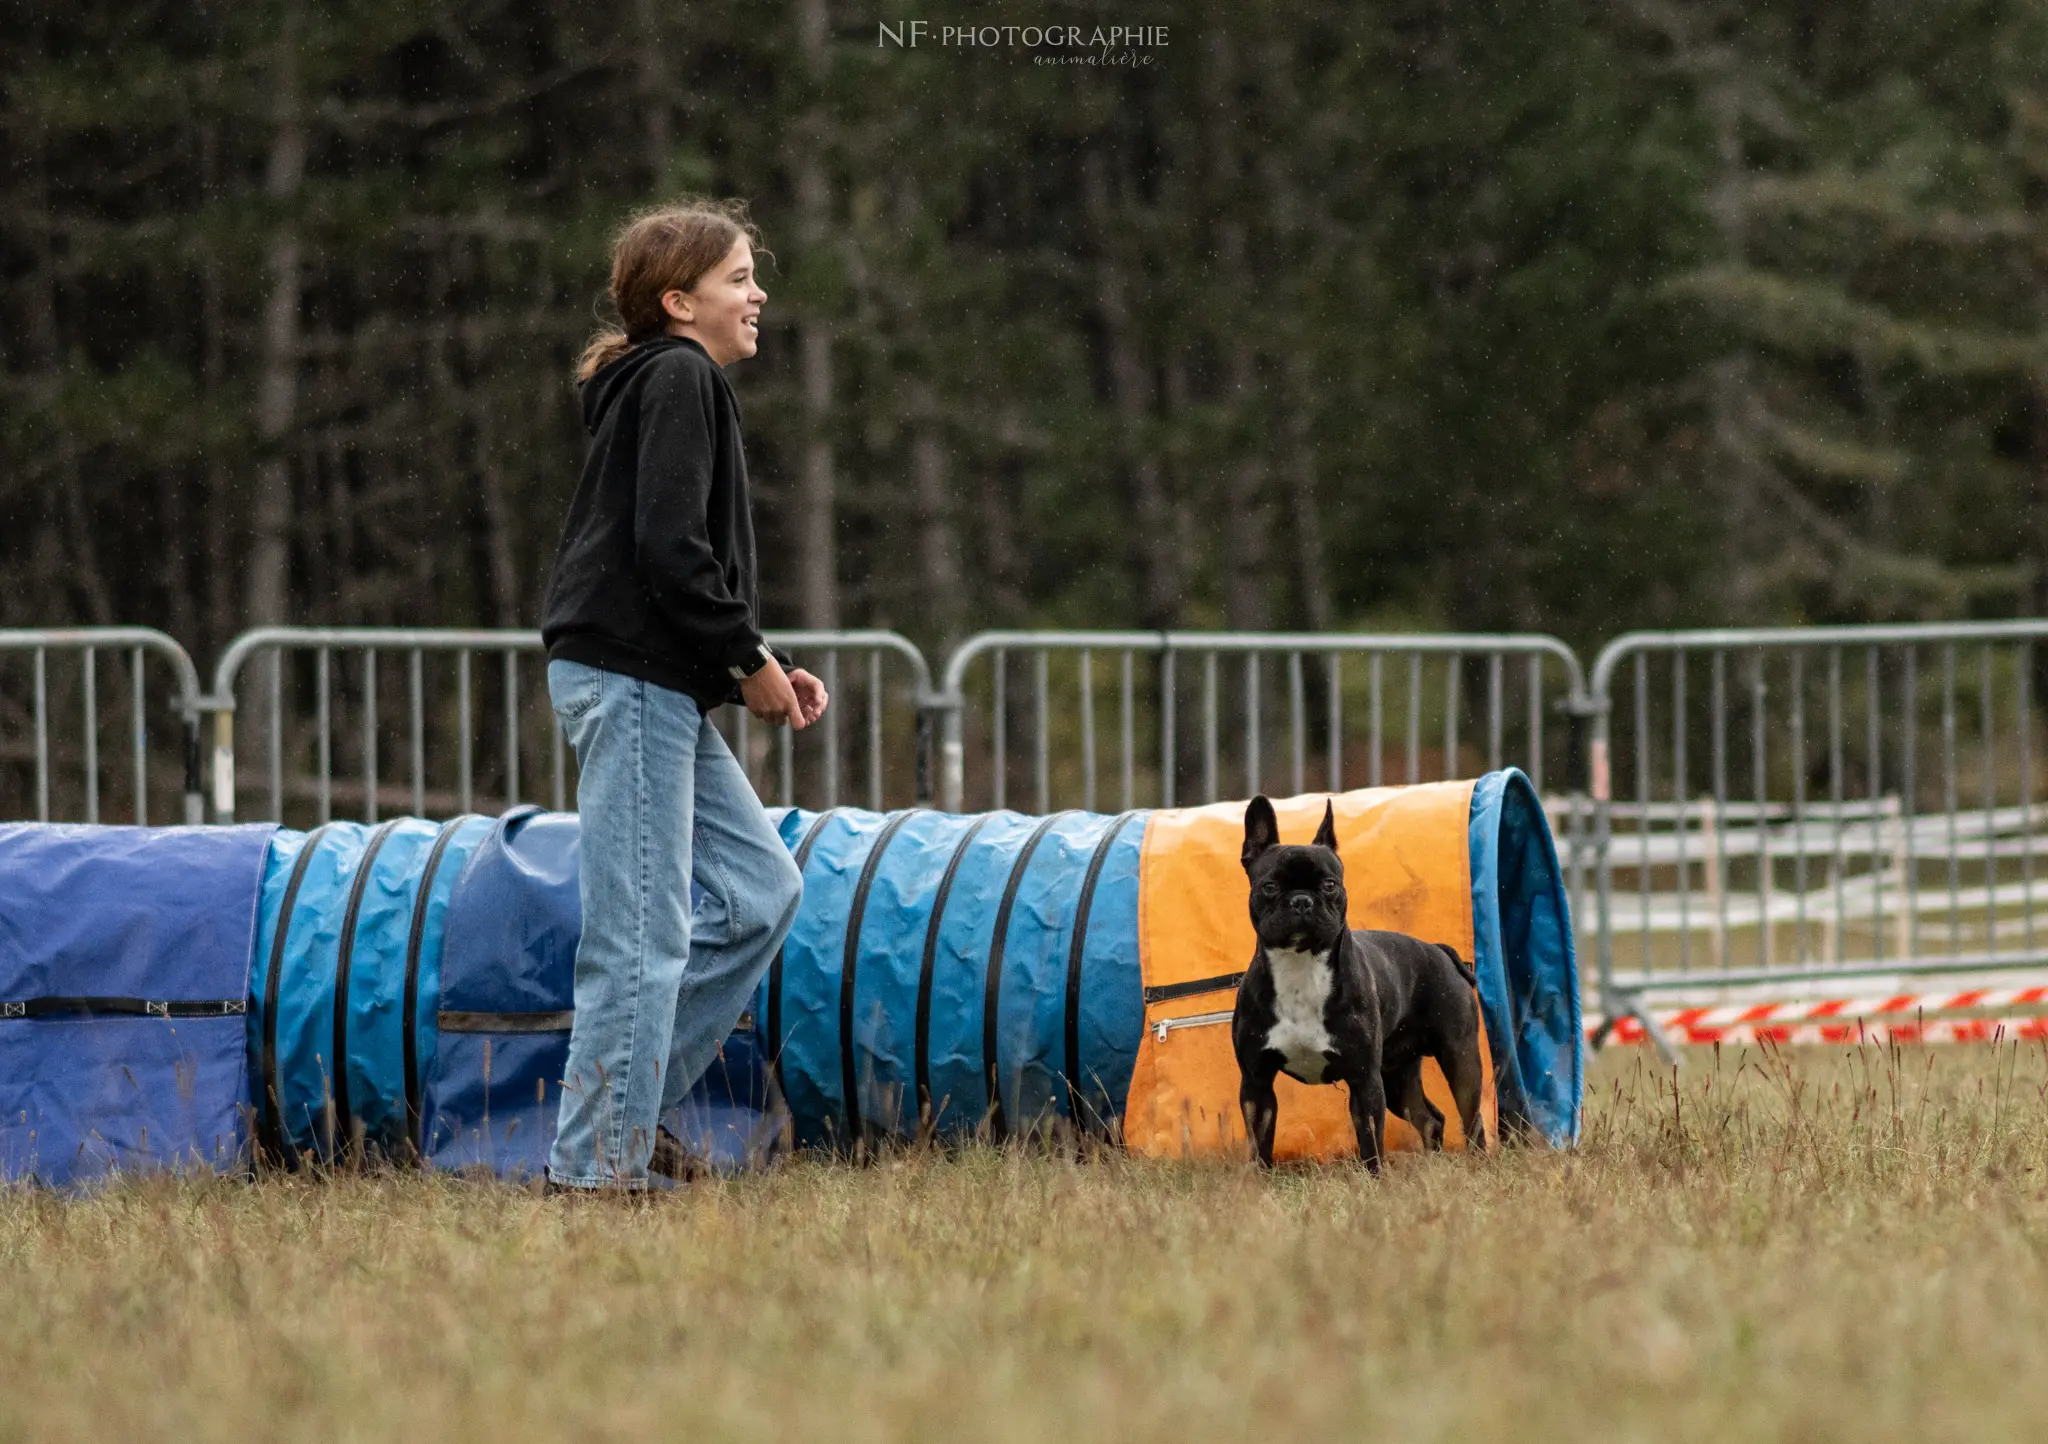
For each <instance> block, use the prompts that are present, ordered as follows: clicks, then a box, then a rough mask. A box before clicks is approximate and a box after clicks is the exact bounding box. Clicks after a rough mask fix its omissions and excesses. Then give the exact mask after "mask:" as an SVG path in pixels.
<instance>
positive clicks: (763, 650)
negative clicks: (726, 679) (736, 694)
mask: <svg viewBox="0 0 2048 1444" xmlns="http://www.w3.org/2000/svg"><path fill="white" fill-rule="evenodd" d="M774 660H775V654H774V653H773V652H771V651H769V650H768V644H767V643H766V642H763V643H761V645H760V646H758V647H756V648H755V649H754V652H753V655H752V656H750V657H749V658H748V659H747V662H746V665H744V666H737V665H736V666H731V667H727V668H726V669H725V670H726V672H727V673H729V674H730V675H731V677H732V679H733V681H735V682H744V681H746V680H747V678H749V677H751V676H753V675H754V674H755V673H756V672H758V671H760V670H761V669H762V668H763V667H765V666H767V665H768V664H769V663H770V662H772V661H774Z"/></svg>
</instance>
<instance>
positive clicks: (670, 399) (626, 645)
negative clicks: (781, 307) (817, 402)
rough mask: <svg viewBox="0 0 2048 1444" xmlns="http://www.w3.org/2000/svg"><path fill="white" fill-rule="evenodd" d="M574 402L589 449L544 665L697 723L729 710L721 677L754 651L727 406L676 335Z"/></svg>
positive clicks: (554, 587) (747, 664)
mask: <svg viewBox="0 0 2048 1444" xmlns="http://www.w3.org/2000/svg"><path fill="white" fill-rule="evenodd" d="M581 391H582V397H583V425H584V429H585V430H587V431H588V432H589V433H590V450H589V452H588V453H587V454H586V455H585V457H584V461H583V475H582V477H581V478H580V479H579V480H578V481H577V483H576V497H575V500H573V501H572V502H570V504H569V520H568V521H567V523H566V524H564V526H563V528H562V544H561V546H560V547H559V548H558V549H557V550H556V552H555V570H554V577H553V580H552V581H550V583H549V585H548V600H547V607H546V610H545V612H544V614H543V617H542V621H541V640H542V641H543V642H544V643H546V645H547V649H548V656H549V657H551V658H558V659H561V660H564V661H571V662H583V663H586V664H587V665H589V666H592V667H601V668H603V669H604V670H606V671H608V672H622V673H624V674H625V675H627V676H629V677H639V678H641V679H643V680H645V681H648V682H652V683H654V684H656V685H657V686H661V687H667V688H669V689H671V690H673V691H677V692H686V693H688V694H689V695H690V696H691V697H692V698H694V699H695V700H696V702H697V705H698V707H700V708H702V709H704V710H707V711H708V710H709V709H711V708H713V707H716V706H718V705H719V703H721V702H729V701H734V700H736V699H737V698H738V696H739V687H738V683H737V682H735V681H734V679H733V676H732V673H731V671H730V670H729V669H731V668H733V667H739V668H742V669H743V670H746V671H752V670H754V668H755V667H756V666H757V665H758V663H759V658H760V647H761V633H760V631H759V629H758V623H757V621H756V617H757V614H758V612H759V610H760V594H759V588H758V585H757V583H756V581H755V577H754V565H755V564H754V517H753V512H752V510H751V508H750V507H749V505H748V501H747V458H746V454H745V452H744V451H743V450H742V449H741V446H740V406H739V399H738V398H737V397H735V396H734V395H733V390H732V385H731V383H729V382H728V381H727V380H726V379H725V372H724V371H723V369H721V368H720V367H719V365H718V363H717V362H715V361H713V360H712V359H711V356H710V353H709V352H707V351H705V349H704V348H703V347H702V346H700V345H699V344H698V343H697V342H695V341H693V340H691V339H690V338H688V337H686V336H664V337H661V338H659V339H657V340H654V341H649V342H645V343H643V344H641V345H638V346H635V347H634V348H633V349H632V350H630V351H628V352H627V353H626V354H625V355H623V356H621V357H619V358H618V359H617V360H616V361H613V362H612V363H611V364H610V365H608V366H604V367H602V368H600V369H599V370H598V371H597V373H596V374H595V375H593V376H591V378H590V379H589V380H587V381H585V382H584V383H583V384H582V387H581ZM777 655H778V657H780V654H779V653H778V654H777ZM782 660H783V664H784V665H785V666H787V665H788V660H787V659H786V658H783V659H782Z"/></svg>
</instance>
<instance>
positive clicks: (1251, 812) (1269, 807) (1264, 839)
mask: <svg viewBox="0 0 2048 1444" xmlns="http://www.w3.org/2000/svg"><path fill="white" fill-rule="evenodd" d="M1279 841H1280V819H1279V818H1277V817H1275V816H1274V815H1273V804H1272V803H1271V802H1269V801H1268V800H1267V799H1266V795H1265V794H1264V793H1263V792H1262V793H1260V794H1259V795H1258V796H1257V797H1254V798H1253V799H1252V800H1251V801H1250V802H1247V803H1246V804H1245V807H1244V867H1245V871H1246V872H1250V871H1251V867H1252V863H1253V861H1254V860H1256V859H1257V857H1258V855H1259V854H1260V853H1262V852H1264V851H1265V850H1266V849H1267V848H1269V847H1272V846H1274V845H1276V844H1277V843H1278V842H1279Z"/></svg>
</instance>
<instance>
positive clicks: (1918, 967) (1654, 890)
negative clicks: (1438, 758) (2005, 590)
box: [1590, 620, 2048, 1033]
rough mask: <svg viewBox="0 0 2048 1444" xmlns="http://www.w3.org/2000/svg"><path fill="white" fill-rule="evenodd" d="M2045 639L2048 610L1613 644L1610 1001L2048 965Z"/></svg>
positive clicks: (1603, 939)
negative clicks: (2024, 615) (2041, 766)
mask: <svg viewBox="0 0 2048 1444" xmlns="http://www.w3.org/2000/svg"><path fill="white" fill-rule="evenodd" d="M2044 638H2048V620H2044V621H2020V622H1986V623H1955V624H1946V623H1944V624H1927V625H1910V626H1877V627H1800V628H1776V629H1758V630H1749V631H1697V632H1637V633H1631V634H1629V635H1627V636H1623V637H1620V638H1617V639H1616V640H1614V641H1613V642H1610V643H1609V644H1608V645H1607V646H1606V647H1605V648H1604V649H1603V650H1602V651H1601V653H1600V655H1599V658H1598V659H1597V660H1596V662H1595V663H1594V666H1593V674H1592V681H1591V691H1592V697H1593V703H1594V706H1595V709H1596V715H1595V720H1594V733H1593V740H1592V750H1591V757H1590V768H1591V773H1592V790H1593V797H1594V809H1595V823H1594V830H1595V837H1594V850H1595V854H1596V856H1597V858H1598V894H1599V901H1598V907H1599V916H1598V920H1597V925H1598V947H1599V988H1600V992H1601V1004H1602V1008H1603V1011H1604V1014H1605V1016H1606V1018H1607V1019H1608V1020H1610V1021H1611V1020H1613V1019H1615V1018H1617V1017H1619V1016H1623V1015H1629V1014H1632V1015H1634V1016H1636V1017H1638V1018H1641V1019H1643V1020H1644V1021H1645V1022H1646V1023H1647V1021H1648V1013H1647V1008H1646V1005H1645V999H1646V997H1648V996H1650V995H1655V994H1669V993H1672V992H1677V991H1700V990H1709V991H1711V990H1716V989H1722V988H1739V987H1741V986H1743V985H1753V984H1766V983H1767V984H1771V985H1774V986H1780V987H1783V986H1786V985H1798V986H1801V987H1807V986H1809V985H1813V984H1818V983H1825V982H1829V981H1832V980H1836V979H1848V978H1869V977H1878V976H1887V975H1901V976H1912V975H1934V974H1944V973H1946V974H1964V973H1979V972H1986V971H1995V970H2007V969H2014V968H2025V967H2035V968H2038V967H2041V966H2044V965H2048V919H2042V920H2038V921H2037V919H2036V916H2035V909H2036V896H2035V887H2034V870H2035V854H2036V852H2037V851H2038V850H2039V846H2038V844H2037V842H2036V839H2035V832H2036V829H2037V828H2039V827H2040V826H2041V825H2042V823H2043V822H2044V821H2048V809H2044V808H2043V806H2042V803H2041V801H2040V799H2039V797H2038V793H2039V788H2038V786H2037V779H2036V778H2035V775H2034V772H2035V769H2034V755H2035V748H2036V746H2037V745H2038V742H2039V740H2040V739H2039V738H2038V736H2037V732H2038V724H2037V722H2036V719H2035V715H2034V713H2035V704H2036V699H2035V696H2034V692H2035V688H2036V686H2037V683H2038V681H2039V674H2038V673H2037V667H2038V666H2039V664H2040V663H2041V661H2042V660H2044V656H2043V654H2042V653H2041V652H2039V651H2038V650H2037V649H2036V647H2035V643H2036V642H2038V641H2040V640H2042V639H2044ZM1617 874H1620V875H1621V876H1620V878H1619V880H1617ZM1623 935H1633V940H1634V947H1633V949H1627V950H1626V951H1631V952H1633V957H1632V958H1626V959H1625V958H1621V957H1618V956H1617V954H1618V953H1619V952H1622V951H1624V949H1623V948H1622V946H1621V945H1620V944H1621V938H1622V936H1623ZM1624 962H1631V963H1632V964H1633V966H1632V967H1629V968H1627V969H1626V970H1624V968H1623V964H1624ZM1652 1032H1653V1033H1654V1028H1652Z"/></svg>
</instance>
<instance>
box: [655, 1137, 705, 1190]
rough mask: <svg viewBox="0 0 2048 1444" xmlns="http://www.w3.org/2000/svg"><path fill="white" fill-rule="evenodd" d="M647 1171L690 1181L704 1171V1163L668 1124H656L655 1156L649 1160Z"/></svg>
mask: <svg viewBox="0 0 2048 1444" xmlns="http://www.w3.org/2000/svg"><path fill="white" fill-rule="evenodd" d="M647 1171H648V1172H649V1173H658V1174H660V1175H661V1176H662V1177H663V1178H673V1179H674V1180H675V1181H676V1182H677V1183H688V1182H689V1181H690V1180H691V1179H693V1178H696V1177H698V1176H699V1175H701V1174H702V1173H703V1172H704V1165H703V1163H702V1161H701V1160H699V1159H698V1157H697V1156H696V1155H695V1154H694V1153H692V1152H690V1150H689V1149H687V1148H685V1147H683V1140H682V1139H680V1138H678V1137H676V1136H675V1134H673V1133H671V1132H669V1131H668V1125H667V1124H665V1123H657V1124H656V1125H655V1126H654V1156H653V1157H652V1158H650V1159H648V1160H647Z"/></svg>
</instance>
